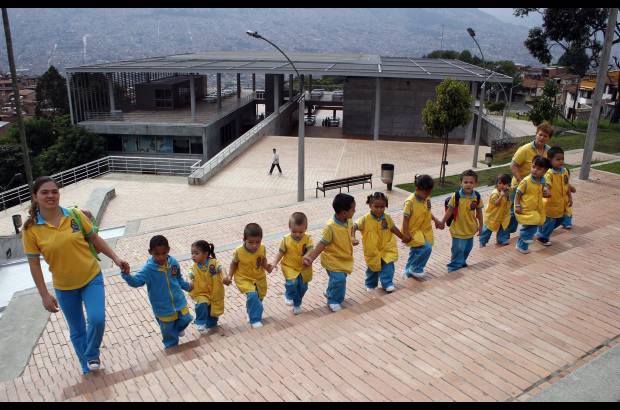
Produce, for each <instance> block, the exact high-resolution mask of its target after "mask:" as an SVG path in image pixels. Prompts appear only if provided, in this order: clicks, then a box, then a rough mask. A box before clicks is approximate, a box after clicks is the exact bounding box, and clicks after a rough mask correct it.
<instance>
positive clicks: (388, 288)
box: [385, 285, 396, 293]
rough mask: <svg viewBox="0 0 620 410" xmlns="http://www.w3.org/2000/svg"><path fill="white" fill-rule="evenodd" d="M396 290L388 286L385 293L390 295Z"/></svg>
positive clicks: (392, 286)
mask: <svg viewBox="0 0 620 410" xmlns="http://www.w3.org/2000/svg"><path fill="white" fill-rule="evenodd" d="M395 290H396V288H395V287H394V285H391V286H388V287H387V288H385V291H386V292H387V293H392V292H394V291H395Z"/></svg>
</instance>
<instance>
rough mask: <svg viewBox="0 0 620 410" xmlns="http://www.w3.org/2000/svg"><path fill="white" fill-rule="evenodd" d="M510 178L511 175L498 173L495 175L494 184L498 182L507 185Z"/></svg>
mask: <svg viewBox="0 0 620 410" xmlns="http://www.w3.org/2000/svg"><path fill="white" fill-rule="evenodd" d="M511 180H512V176H511V175H508V174H499V175H498V176H497V179H496V180H495V185H498V184H499V183H500V182H501V183H502V184H505V185H508V184H510V181H511Z"/></svg>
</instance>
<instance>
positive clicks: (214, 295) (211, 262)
mask: <svg viewBox="0 0 620 410" xmlns="http://www.w3.org/2000/svg"><path fill="white" fill-rule="evenodd" d="M191 252H192V260H193V261H194V265H193V266H192V271H191V273H190V274H189V277H190V278H191V279H192V291H191V292H190V293H189V296H190V297H191V298H192V299H193V300H194V302H195V303H196V308H195V309H196V320H195V321H194V324H195V325H196V328H197V329H198V331H199V332H201V333H202V332H206V331H208V330H209V329H212V328H214V327H216V326H217V321H218V319H219V317H220V316H221V315H222V313H224V283H223V281H222V280H223V278H225V277H226V276H227V274H226V270H225V269H224V268H223V267H222V265H221V264H220V262H219V261H218V260H217V259H216V258H215V246H214V245H213V244H212V243H209V242H207V241H204V240H200V241H196V242H194V243H193V244H192V248H191Z"/></svg>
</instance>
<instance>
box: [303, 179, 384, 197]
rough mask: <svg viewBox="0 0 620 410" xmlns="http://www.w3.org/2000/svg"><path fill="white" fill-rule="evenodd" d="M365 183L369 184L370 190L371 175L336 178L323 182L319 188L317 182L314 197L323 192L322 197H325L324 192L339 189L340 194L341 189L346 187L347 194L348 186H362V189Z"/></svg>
mask: <svg viewBox="0 0 620 410" xmlns="http://www.w3.org/2000/svg"><path fill="white" fill-rule="evenodd" d="M366 183H369V184H370V187H371V188H372V174H363V175H357V176H354V177H347V178H338V179H332V180H330V181H323V183H322V184H321V185H320V186H319V181H317V182H316V191H315V196H316V197H317V198H318V197H319V191H323V197H325V191H327V190H329V189H336V188H338V189H340V192H342V188H344V187H347V192H349V187H350V186H352V185H359V184H362V187H364V184H366Z"/></svg>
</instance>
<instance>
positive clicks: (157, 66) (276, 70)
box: [66, 51, 512, 83]
mask: <svg viewBox="0 0 620 410" xmlns="http://www.w3.org/2000/svg"><path fill="white" fill-rule="evenodd" d="M288 56H289V58H290V59H291V61H293V63H294V64H295V67H297V70H298V71H299V73H300V74H305V75H308V74H310V75H315V76H323V75H331V76H347V77H379V78H423V79H429V80H443V79H444V78H447V77H450V78H454V79H457V80H463V81H480V82H482V81H484V79H485V77H486V75H488V74H489V70H485V69H483V68H482V67H478V66H475V65H472V64H468V63H465V62H463V61H460V60H447V59H440V58H410V57H387V56H380V55H377V54H361V53H360V54H341V53H290V54H288ZM66 71H67V72H68V73H79V72H86V73H119V72H134V73H135V72H177V73H187V74H192V73H193V74H212V73H226V72H231V73H265V74H295V70H294V69H293V67H292V66H291V64H290V63H289V62H288V61H287V60H286V58H284V56H282V55H281V54H279V53H277V52H275V51H274V52H264V51H213V52H205V53H195V54H176V55H170V56H162V57H150V58H143V59H139V60H126V61H118V62H112V63H103V64H92V65H81V66H77V67H68V68H66ZM491 80H492V81H494V82H502V83H510V82H512V78H511V77H509V76H507V75H504V74H500V73H498V72H492V74H491Z"/></svg>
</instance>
